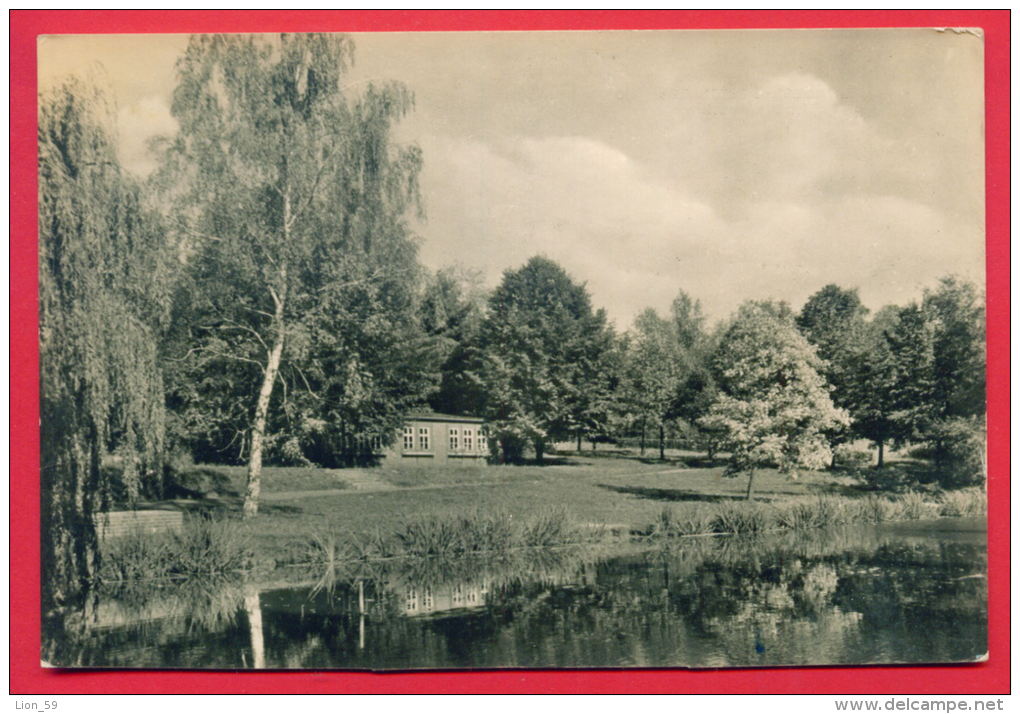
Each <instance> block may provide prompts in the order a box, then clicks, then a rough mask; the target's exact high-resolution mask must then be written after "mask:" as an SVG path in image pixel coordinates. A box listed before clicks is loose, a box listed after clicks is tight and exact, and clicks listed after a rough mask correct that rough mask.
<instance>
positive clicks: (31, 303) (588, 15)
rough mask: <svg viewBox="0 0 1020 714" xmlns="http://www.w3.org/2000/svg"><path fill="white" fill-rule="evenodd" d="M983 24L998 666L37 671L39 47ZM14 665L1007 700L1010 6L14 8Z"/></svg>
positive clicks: (440, 687) (114, 678)
mask: <svg viewBox="0 0 1020 714" xmlns="http://www.w3.org/2000/svg"><path fill="white" fill-rule="evenodd" d="M752 27H753V28H769V27H771V28H792V27H980V28H983V30H984V33H985V97H986V110H985V118H986V148H985V152H986V173H987V195H986V205H987V270H988V274H987V280H988V282H987V293H988V328H989V329H988V423H989V434H988V436H989V459H988V469H989V480H988V490H989V496H990V498H989V512H988V537H989V543H988V556H989V579H988V582H989V622H988V625H989V659H988V661H987V662H984V663H981V664H972V665H943V666H928V667H919V666H909V667H908V666H884V667H857V668H854V667H844V668H834V667H815V668H799V669H794V668H783V669H753V670H747V669H745V670H715V671H687V670H637V671H635V670H627V671H621V670H612V671H599V672H594V671H487V672H449V673H400V674H372V673H351V672H258V673H255V672H243V673H237V672H176V671H158V672H157V671H144V672H136V671H126V672H125V671H116V672H114V671H105V672H104V671H77V672H76V671H57V670H46V669H42V668H41V667H40V666H39V652H40V613H39V536H38V534H39V432H38V423H39V392H38V376H39V367H38V356H39V349H38V333H37V298H36V296H37V292H38V290H37V285H38V278H37V257H36V241H37V232H36V231H37V226H36V215H37V201H36V198H37V183H36V141H35V136H36V96H37V95H36V53H35V48H36V37H37V35H40V34H58V33H127V32H142V33H144V32H269V31H274V32H275V31H290V32H300V31H311V30H316V31H370V30H374V31H408V30H416V31H436V30H566V29H571V30H595V29H670V28H752ZM10 31H11V38H10V39H11V44H10V47H11V113H10V117H11V124H10V130H11V243H10V245H11V272H10V274H11V313H10V314H11V414H12V419H11V441H10V443H11V493H10V508H11V521H10V528H11V539H10V542H11V554H10V558H11V559H10V569H11V573H10V574H11V578H10V582H11V618H10V636H11V659H10V662H11V665H10V691H11V693H15V694H62V693H67V694H71V693H139V694H140V693H289V692H290V693H339V692H345V693H347V692H391V693H396V692H402V693H410V692H416V693H426V692H472V693H481V692H517V693H524V692H543V693H545V692H559V693H580V692H585V693H610V692H656V693H721V692H727V693H758V692H768V693H806V692H811V693H861V694H864V693H882V694H893V693H900V694H921V693H932V694H937V693H944V694H949V693H954V694H956V693H960V694H963V693H975V694H976V693H996V694H999V693H1007V692H1009V658H1010V642H1009V631H1010V626H1009V596H1010V591H1009V69H1010V65H1009V42H1010V38H1009V12H1008V11H1006V10H996V11H781V12H750V11H682V12H681V11H639V12H624V11H588V12H580V11H474V12H452V11H433V12H429V11H378V10H377V11H344V12H331V11H302V12H286V11H229V12H228V11H220V12H208V11H59V12H58V11H12V12H11V15H10Z"/></svg>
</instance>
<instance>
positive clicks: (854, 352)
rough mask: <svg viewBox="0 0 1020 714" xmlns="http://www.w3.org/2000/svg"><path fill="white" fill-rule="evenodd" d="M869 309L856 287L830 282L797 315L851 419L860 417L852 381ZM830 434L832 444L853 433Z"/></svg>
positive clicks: (838, 403)
mask: <svg viewBox="0 0 1020 714" xmlns="http://www.w3.org/2000/svg"><path fill="white" fill-rule="evenodd" d="M867 312H868V311H867V309H866V308H865V307H864V306H863V305H862V304H861V300H860V298H859V297H858V295H857V290H856V289H853V290H847V289H843V288H840V287H838V286H836V285H832V284H830V285H826V286H825V287H823V288H822V289H821V290H819V291H818V292H816V293H815V294H814V295H812V296H811V297H810V298H808V301H807V302H806V303H805V304H804V307H803V308H802V309H801V312H800V314H799V315H798V316H797V327H798V328H799V329H800V331H801V333H802V334H803V335H804V336H805V337H806V338H807V339H808V342H810V343H811V344H812V345H814V347H815V349H816V351H817V353H818V357H819V358H820V359H821V360H822V366H821V369H820V372H821V374H822V376H823V377H824V378H825V380H826V382H828V384H829V386H830V387H831V388H832V392H831V396H832V400H833V403H834V404H835V405H836V406H837V407H840V408H843V409H846V410H847V411H848V412H849V414H850V416H851V418H856V415H857V411H858V406H859V405H858V403H857V402H856V401H855V400H854V398H853V397H854V396H855V391H854V390H853V389H852V381H853V380H854V378H855V376H856V375H855V369H854V367H855V364H856V362H857V359H856V358H857V357H858V355H860V354H861V351H862V346H863V345H862V343H863V342H864V335H865V322H864V317H865V315H866V314H867ZM828 436H829V441H830V444H832V445H838V444H839V443H841V442H843V441H845V440H846V439H847V438H848V437H849V436H850V430H849V429H848V428H842V429H839V430H837V431H835V432H832V433H830V434H829V435H828Z"/></svg>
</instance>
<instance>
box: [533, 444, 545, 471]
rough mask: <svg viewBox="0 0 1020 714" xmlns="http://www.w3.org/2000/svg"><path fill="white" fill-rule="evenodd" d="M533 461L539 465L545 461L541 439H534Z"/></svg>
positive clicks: (543, 445)
mask: <svg viewBox="0 0 1020 714" xmlns="http://www.w3.org/2000/svg"><path fill="white" fill-rule="evenodd" d="M535 461H536V462H537V463H538V464H539V465H542V464H543V463H544V461H545V442H544V441H543V440H542V439H535Z"/></svg>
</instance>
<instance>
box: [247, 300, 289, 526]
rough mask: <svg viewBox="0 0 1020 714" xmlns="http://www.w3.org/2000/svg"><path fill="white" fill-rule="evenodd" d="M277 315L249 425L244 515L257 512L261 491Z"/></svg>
mask: <svg viewBox="0 0 1020 714" xmlns="http://www.w3.org/2000/svg"><path fill="white" fill-rule="evenodd" d="M278 312H281V311H278ZM282 317H283V316H282V315H279V318H280V320H279V324H278V326H277V331H276V339H275V340H274V341H273V348H272V350H271V351H270V352H269V361H268V363H267V364H266V369H265V375H264V376H263V378H262V388H261V389H260V390H259V400H258V403H257V404H256V405H255V420H254V422H253V423H252V427H251V455H250V456H249V458H248V485H247V488H246V489H245V493H244V517H245V518H252V517H254V516H255V515H257V514H258V512H259V494H260V493H261V491H262V446H263V441H264V440H265V436H266V418H267V416H268V415H269V398H270V397H271V396H272V395H273V385H274V383H275V382H276V375H277V373H278V372H279V371H280V358H281V356H282V355H283V319H282Z"/></svg>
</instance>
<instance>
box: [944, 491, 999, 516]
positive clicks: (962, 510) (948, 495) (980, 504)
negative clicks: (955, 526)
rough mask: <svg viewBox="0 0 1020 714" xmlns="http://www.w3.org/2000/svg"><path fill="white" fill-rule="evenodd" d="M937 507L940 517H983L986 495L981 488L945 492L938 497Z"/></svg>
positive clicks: (986, 508) (986, 507)
mask: <svg viewBox="0 0 1020 714" xmlns="http://www.w3.org/2000/svg"><path fill="white" fill-rule="evenodd" d="M938 506H939V515H942V516H947V517H962V516H983V515H984V514H985V513H986V512H987V511H988V495H987V494H986V493H985V491H984V489H981V488H961V489H959V490H957V491H945V492H943V493H942V494H941V495H940V496H939V502H938Z"/></svg>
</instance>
